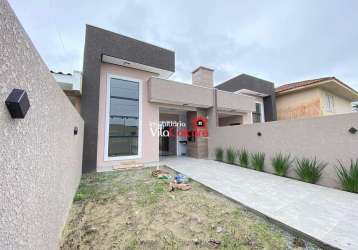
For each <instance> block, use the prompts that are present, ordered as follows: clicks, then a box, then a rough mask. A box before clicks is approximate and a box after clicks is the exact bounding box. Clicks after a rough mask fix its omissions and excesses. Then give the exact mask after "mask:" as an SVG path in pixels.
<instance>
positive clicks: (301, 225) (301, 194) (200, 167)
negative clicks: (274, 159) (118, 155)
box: [161, 157, 358, 250]
mask: <svg viewBox="0 0 358 250" xmlns="http://www.w3.org/2000/svg"><path fill="white" fill-rule="evenodd" d="M161 164H165V165H167V166H168V167H170V168H172V169H174V170H176V171H178V172H180V173H183V174H185V175H187V176H189V177H191V178H192V179H194V180H196V181H198V182H200V183H202V184H204V185H205V186H208V187H210V188H212V189H214V190H216V191H217V192H219V193H222V194H223V195H225V196H227V197H229V198H231V199H234V200H236V201H238V202H239V203H241V204H243V205H244V206H246V207H248V208H250V209H252V210H255V211H257V212H259V213H261V214H264V215H265V216H267V217H269V218H271V219H273V220H275V221H277V222H279V223H283V224H284V225H286V226H288V227H289V228H291V229H294V230H297V231H299V232H300V233H302V234H304V235H305V236H306V237H310V238H313V239H314V240H316V241H318V242H320V243H323V244H327V246H329V247H331V248H341V249H352V250H353V249H354V250H356V249H358V195H357V194H353V193H348V192H344V191H339V190H336V189H331V188H326V187H322V186H318V185H312V184H307V183H304V182H300V181H296V180H292V179H288V178H283V177H278V176H275V175H272V174H268V173H262V172H257V171H254V170H250V169H245V168H241V167H239V166H231V165H228V164H225V163H220V162H216V161H212V160H202V159H193V158H188V157H179V158H164V159H162V160H161Z"/></svg>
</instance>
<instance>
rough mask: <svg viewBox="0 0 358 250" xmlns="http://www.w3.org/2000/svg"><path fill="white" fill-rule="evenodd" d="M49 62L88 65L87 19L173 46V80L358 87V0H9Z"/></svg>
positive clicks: (60, 67)
mask: <svg viewBox="0 0 358 250" xmlns="http://www.w3.org/2000/svg"><path fill="white" fill-rule="evenodd" d="M9 2H10V4H11V6H12V8H13V9H14V10H15V12H16V14H17V16H18V18H19V19H20V21H21V23H22V25H23V26H24V28H25V30H26V31H27V33H28V35H29V36H30V38H31V39H32V41H33V43H34V45H35V46H36V48H37V49H38V51H39V53H40V54H41V56H42V58H43V59H44V61H45V62H46V63H47V65H48V67H49V68H50V69H52V70H54V71H62V72H66V73H67V72H72V71H73V70H82V61H83V48H84V37H85V25H86V24H91V25H94V26H97V27H101V28H104V29H107V30H110V31H113V32H117V33H120V34H123V35H126V36H130V37H133V38H136V39H139V40H142V41H145V42H149V43H152V44H155V45H157V46H160V47H164V48H167V49H170V50H174V51H175V60H176V71H175V74H174V75H173V76H172V77H171V79H173V80H178V81H184V82H191V72H192V70H194V69H195V68H196V67H198V66H200V65H202V66H206V67H210V68H213V69H214V70H215V72H214V74H215V75H214V76H215V78H214V79H215V85H216V84H219V83H221V82H223V81H226V80H228V79H231V78H233V77H235V76H237V75H239V74H241V73H246V74H250V75H253V76H256V77H259V78H262V79H265V80H269V81H272V82H274V83H275V85H276V86H279V85H282V84H284V83H289V82H294V81H300V80H307V79H314V78H319V77H325V76H336V77H337V78H339V79H340V80H342V81H344V82H345V83H347V84H348V85H350V86H352V87H354V88H355V89H358V1H355V0H345V1H341V0H337V1H336V0H315V1H312V0H290V1H287V0H283V1H252V0H251V1H238V0H234V1H214V0H205V1H200V0H197V1H193V0H191V1H187V0H170V1H157V0H150V1H148V0H146V1H145V0H143V1H137V0H108V1H107V0H103V1H98V0H97V1H92V0H86V1H74V0H72V1H67V0H46V1H45V0H33V1H28V0H9Z"/></svg>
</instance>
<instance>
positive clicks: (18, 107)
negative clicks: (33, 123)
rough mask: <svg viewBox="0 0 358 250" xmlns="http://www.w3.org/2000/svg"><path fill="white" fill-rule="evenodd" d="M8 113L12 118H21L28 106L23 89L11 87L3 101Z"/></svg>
mask: <svg viewBox="0 0 358 250" xmlns="http://www.w3.org/2000/svg"><path fill="white" fill-rule="evenodd" d="M5 104H6V107H7V109H8V110H9V113H10V115H11V117H12V118H14V119H23V118H25V115H26V113H27V111H28V110H29V108H30V101H29V98H28V97H27V93H26V91H25V90H23V89H13V90H12V91H11V93H10V95H9V96H8V97H7V99H6V101H5Z"/></svg>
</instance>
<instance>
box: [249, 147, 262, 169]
mask: <svg viewBox="0 0 358 250" xmlns="http://www.w3.org/2000/svg"><path fill="white" fill-rule="evenodd" d="M251 165H252V167H253V168H254V169H255V170H257V171H264V166H265V153H262V152H257V153H252V154H251Z"/></svg>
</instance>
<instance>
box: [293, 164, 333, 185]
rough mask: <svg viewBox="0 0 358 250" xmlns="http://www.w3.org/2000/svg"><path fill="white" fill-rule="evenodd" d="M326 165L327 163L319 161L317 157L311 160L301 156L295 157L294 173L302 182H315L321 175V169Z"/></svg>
mask: <svg viewBox="0 0 358 250" xmlns="http://www.w3.org/2000/svg"><path fill="white" fill-rule="evenodd" d="M326 166H327V163H324V162H320V161H318V160H317V158H314V159H313V160H310V159H307V158H302V159H301V160H299V159H297V168H296V174H297V175H298V176H299V177H300V179H301V180H302V181H304V182H308V183H316V182H317V181H318V180H319V179H320V178H321V175H322V171H323V169H324V168H325V167H326Z"/></svg>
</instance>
